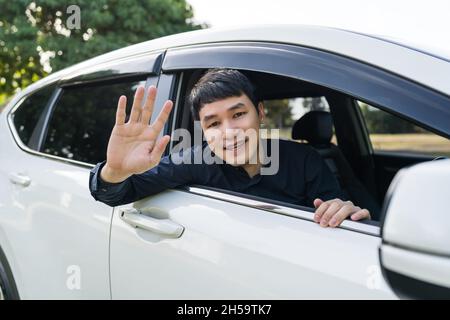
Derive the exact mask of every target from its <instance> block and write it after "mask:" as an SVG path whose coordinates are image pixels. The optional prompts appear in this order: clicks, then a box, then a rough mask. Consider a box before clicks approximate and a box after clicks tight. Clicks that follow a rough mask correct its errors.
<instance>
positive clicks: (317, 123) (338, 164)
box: [175, 70, 434, 221]
mask: <svg viewBox="0 0 450 320" xmlns="http://www.w3.org/2000/svg"><path fill="white" fill-rule="evenodd" d="M205 71H206V70H187V71H184V72H183V79H184V81H183V82H182V83H181V84H180V85H181V91H180V92H181V94H180V95H179V99H180V101H179V106H184V108H183V112H179V113H178V119H176V121H175V127H176V128H184V129H187V130H189V132H190V133H191V134H193V132H194V124H193V123H194V121H193V119H192V116H191V114H190V108H189V105H188V103H187V101H186V96H187V95H188V93H189V92H190V90H191V88H192V87H193V86H194V84H195V83H196V82H197V80H198V79H199V78H200V77H201V76H202V74H203V73H204V72H205ZM240 71H242V72H243V73H244V74H245V75H246V76H247V77H248V78H249V79H250V80H251V81H252V82H253V83H254V84H255V85H256V87H257V90H258V95H259V96H260V98H261V99H262V100H273V99H289V98H302V97H324V98H325V99H326V101H327V102H328V105H329V111H323V110H312V111H309V112H307V113H305V114H304V115H303V116H301V117H300V118H299V119H297V120H296V121H295V123H294V124H293V125H292V127H291V131H290V132H291V136H290V137H289V139H291V140H294V141H298V142H299V143H307V144H309V145H311V146H312V147H313V148H315V149H316V150H317V151H318V152H319V154H320V155H321V156H322V157H323V159H324V160H325V162H326V164H327V165H328V167H329V168H330V170H331V172H332V173H333V174H334V175H335V176H336V178H337V180H338V182H339V184H340V185H341V188H342V189H343V190H344V192H345V193H346V194H347V195H348V198H349V199H350V200H351V201H352V202H353V203H354V204H356V205H358V206H360V207H363V208H367V209H369V211H370V212H371V216H372V220H375V221H379V220H380V218H381V216H380V215H381V208H382V204H383V200H384V198H385V196H386V192H387V189H388V187H389V184H390V183H391V181H392V179H393V177H394V176H395V174H396V173H397V172H398V170H400V169H401V168H402V167H405V166H408V165H411V164H415V163H418V162H422V161H429V160H433V159H434V157H432V156H426V155H423V156H422V155H417V154H407V153H401V152H400V153H396V152H389V153H375V152H374V151H373V150H372V148H371V143H370V139H369V136H368V131H367V129H366V126H365V123H364V119H363V117H362V115H361V111H360V109H359V108H358V107H357V103H356V99H355V98H354V97H352V96H349V95H347V94H345V93H341V92H337V91H335V90H332V89H329V88H326V87H323V86H320V85H316V84H312V83H308V82H305V81H301V80H298V79H292V78H286V77H281V76H277V75H272V74H267V73H262V72H254V71H246V70H240ZM333 135H335V141H334V142H332V138H333ZM267 200H269V201H270V199H267Z"/></svg>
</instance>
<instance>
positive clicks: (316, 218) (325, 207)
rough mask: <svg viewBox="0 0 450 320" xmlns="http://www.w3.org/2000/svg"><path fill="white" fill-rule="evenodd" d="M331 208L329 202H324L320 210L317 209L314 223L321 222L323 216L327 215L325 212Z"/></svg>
mask: <svg viewBox="0 0 450 320" xmlns="http://www.w3.org/2000/svg"><path fill="white" fill-rule="evenodd" d="M329 206H330V203H329V202H322V203H321V204H320V206H319V208H317V209H316V212H315V214H314V221H316V222H320V219H321V218H322V215H323V214H324V213H325V211H327V209H328V207H329Z"/></svg>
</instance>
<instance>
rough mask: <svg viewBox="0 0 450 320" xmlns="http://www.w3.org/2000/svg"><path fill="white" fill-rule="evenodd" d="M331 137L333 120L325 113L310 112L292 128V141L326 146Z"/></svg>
mask: <svg viewBox="0 0 450 320" xmlns="http://www.w3.org/2000/svg"><path fill="white" fill-rule="evenodd" d="M332 136H333V119H332V117H331V114H330V113H329V112H326V111H310V112H308V113H306V114H305V115H303V117H301V118H300V119H298V120H297V121H296V122H295V123H294V126H293V127H292V139H294V140H306V141H308V142H309V143H310V144H313V145H318V144H328V143H330V141H331V138H332Z"/></svg>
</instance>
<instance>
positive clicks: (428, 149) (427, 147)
mask: <svg viewBox="0 0 450 320" xmlns="http://www.w3.org/2000/svg"><path fill="white" fill-rule="evenodd" d="M280 138H283V139H290V138H291V130H290V129H281V130H280ZM370 141H372V146H373V148H374V150H384V151H406V152H413V153H418V154H425V155H433V156H446V157H449V158H450V140H449V139H446V138H443V137H440V136H437V135H435V134H427V133H407V134H404V133H401V134H371V135H370ZM332 142H333V143H335V144H336V137H335V136H333V139H332Z"/></svg>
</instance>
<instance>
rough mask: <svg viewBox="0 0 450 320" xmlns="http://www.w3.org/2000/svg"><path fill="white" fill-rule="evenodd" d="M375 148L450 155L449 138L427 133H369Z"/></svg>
mask: <svg viewBox="0 0 450 320" xmlns="http://www.w3.org/2000/svg"><path fill="white" fill-rule="evenodd" d="M370 140H371V141H372V146H373V148H374V149H375V150H387V151H410V152H415V153H422V154H430V155H435V156H446V157H450V140H448V139H446V138H443V137H440V136H437V135H434V134H427V133H408V134H371V135H370Z"/></svg>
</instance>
